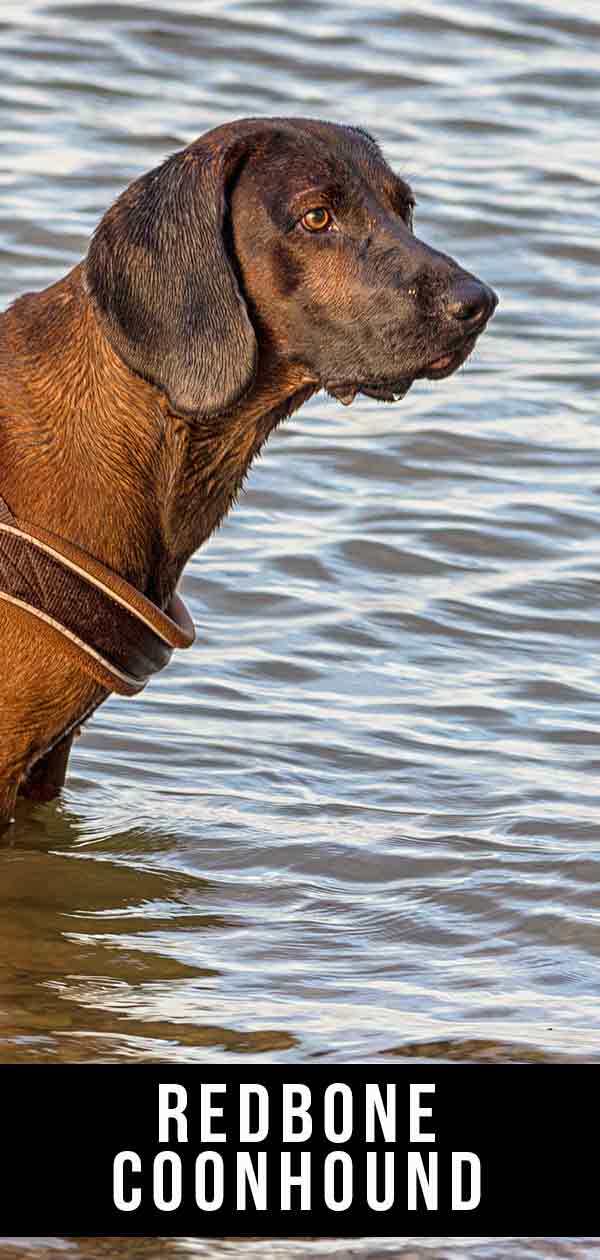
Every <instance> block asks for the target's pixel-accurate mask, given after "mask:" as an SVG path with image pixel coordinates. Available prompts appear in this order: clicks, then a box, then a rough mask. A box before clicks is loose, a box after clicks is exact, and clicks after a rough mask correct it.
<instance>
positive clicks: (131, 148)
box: [0, 0, 600, 1260]
mask: <svg viewBox="0 0 600 1260" xmlns="http://www.w3.org/2000/svg"><path fill="white" fill-rule="evenodd" d="M599 35H600V20H599V18H598V13H597V8H596V6H595V5H592V4H591V2H588V3H584V2H583V0H579V2H578V4H576V5H573V4H569V3H567V0H543V2H542V0H540V2H539V3H528V2H527V0H519V2H513V0H494V3H492V0H484V3H482V4H479V5H477V6H473V5H468V4H466V3H451V2H450V0H448V2H446V0H419V2H418V3H414V4H409V5H406V6H401V9H400V8H399V6H398V5H397V4H396V3H395V0H374V2H373V3H366V0H365V2H363V0H357V3H355V4H353V5H351V6H349V5H344V4H341V3H340V4H335V3H329V2H327V3H317V2H316V0H302V3H301V4H298V5H297V6H295V7H294V6H292V7H291V8H290V7H289V6H283V5H282V4H281V3H279V0H263V2H260V0H238V2H225V0H222V2H217V0H212V2H210V3H207V4H205V5H202V6H199V5H198V4H197V3H195V2H194V0H173V2H172V3H171V4H170V5H166V4H164V3H162V2H161V0H143V2H141V0H140V2H135V3H131V2H130V3H126V4H119V5H117V4H113V3H111V0H105V2H104V3H101V4H92V3H90V2H89V0H79V2H77V0H51V2H50V3H47V4H37V3H33V2H31V0H29V3H19V4H16V3H13V2H12V0H4V3H3V5H2V11H1V13H0V36H1V42H0V66H1V70H2V86H1V87H0V108H1V110H2V123H3V138H4V144H3V148H2V156H1V158H0V182H1V184H2V198H1V209H0V250H1V254H2V264H3V266H2V272H1V275H2V284H1V288H2V293H1V296H2V299H3V302H7V301H9V300H10V299H11V298H12V297H14V296H15V295H16V294H18V293H19V292H22V291H23V290H25V289H28V288H29V289H31V288H36V287H42V286H44V285H45V284H47V283H49V282H50V281H52V280H54V279H56V278H57V277H58V276H60V275H61V274H64V272H65V271H66V270H67V269H68V268H69V267H70V266H71V265H72V264H73V263H74V262H75V261H76V260H78V259H79V258H80V257H81V255H82V254H83V252H84V251H85V249H86V242H87V240H88V237H89V234H90V232H91V230H92V228H93V227H94V225H95V223H96V222H97V220H98V218H99V216H100V215H101V213H102V211H103V210H104V209H105V207H106V206H107V205H108V204H109V203H110V202H111V200H112V199H114V197H115V196H116V195H117V193H118V192H119V191H120V190H121V188H122V187H123V186H124V185H125V184H126V183H127V182H128V181H129V180H130V179H132V178H133V177H134V176H136V175H137V174H138V173H140V172H142V171H144V170H147V169H149V168H151V167H152V166H153V165H156V164H157V163H158V162H159V161H160V160H161V159H162V158H163V156H165V155H166V154H168V153H170V152H172V151H173V150H175V149H177V148H179V147H181V146H182V145H184V144H186V143H187V142H189V141H190V140H191V139H193V138H194V137H195V136H196V135H198V134H199V133H201V132H203V131H204V130H206V129H208V128H209V127H211V126H213V125H215V124H217V123H220V122H223V121H225V120H228V119H232V118H236V117H239V116H243V115H249V114H287V113H292V114H293V113H296V114H297V113H306V114H309V115H312V116H321V117H328V118H331V119H334V120H338V121H350V122H353V123H358V124H361V125H362V126H364V127H367V128H368V129H369V130H371V131H372V132H373V133H374V134H375V135H376V136H377V137H378V139H379V140H380V141H381V142H382V145H383V147H384V150H385V152H386V155H387V156H388V158H389V159H390V160H391V161H392V162H393V163H394V164H395V165H396V167H397V169H398V170H399V171H401V172H402V173H403V174H404V175H406V176H408V177H409V178H410V179H411V180H412V181H413V183H414V186H415V191H416V194H417V199H418V206H417V220H416V226H417V231H418V233H420V234H422V235H423V236H424V238H425V239H427V240H429V241H431V243H432V244H435V245H436V246H438V247H439V248H441V249H445V250H448V252H451V253H453V254H455V255H456V256H457V257H458V258H459V260H460V261H461V262H462V263H463V264H464V265H465V266H466V267H468V268H471V269H473V270H474V271H475V272H476V273H477V274H479V275H481V276H482V277H484V278H485V279H486V280H488V281H489V282H490V283H491V284H492V285H493V286H494V287H495V288H496V289H497V290H498V292H499V294H500V297H501V304H500V308H499V312H498V314H497V316H496V318H495V320H494V323H493V326H492V328H491V330H490V331H489V332H488V333H487V334H486V335H485V337H484V338H482V340H481V343H480V345H479V346H478V349H477V350H476V353H475V354H474V356H473V358H472V360H471V361H470V363H469V364H468V366H467V367H466V369H465V370H463V371H461V372H460V373H459V374H458V375H457V376H456V377H454V378H452V379H450V380H447V381H443V382H440V383H438V384H436V385H432V384H428V383H426V382H421V383H419V384H418V385H417V386H415V388H414V389H413V390H412V391H411V393H410V394H409V396H408V397H407V398H406V400H405V401H404V402H403V403H402V404H400V405H398V406H394V407H386V406H383V405H378V404H376V403H375V402H371V401H368V400H366V399H359V400H358V401H357V402H356V403H355V404H354V405H353V407H352V408H351V409H343V408H341V407H339V406H338V405H337V404H335V403H334V402H333V401H332V400H331V399H328V398H326V397H325V396H319V397H318V398H316V399H314V400H313V401H312V402H311V403H310V404H309V405H307V406H306V407H305V408H304V409H303V410H302V411H301V413H300V414H299V415H298V416H296V417H295V418H294V419H293V420H292V421H291V422H290V423H289V424H288V425H287V426H284V428H283V429H282V430H281V431H279V432H278V433H277V434H276V435H275V436H274V438H273V439H272V442H271V444H270V446H269V449H268V451H267V453H266V455H265V456H264V457H263V458H262V459H261V460H260V462H259V464H258V465H257V466H256V467H255V468H254V469H253V471H252V473H251V476H250V479H249V483H248V488H247V491H246V493H245V494H244V496H243V498H242V501H241V503H240V505H239V507H238V508H237V510H236V512H235V513H234V514H233V515H232V516H231V517H230V518H229V520H228V521H227V523H226V525H225V527H224V528H223V529H222V530H221V531H220V532H219V533H218V535H216V536H214V537H213V538H212V539H211V541H210V542H209V544H208V545H207V546H206V547H205V548H204V549H203V550H202V552H201V553H200V554H198V555H197V556H196V557H195V558H194V560H193V562H192V563H191V564H190V566H189V568H188V571H187V576H186V579H185V591H186V596H187V599H188V600H189V603H190V605H191V607H192V610H193V613H194V616H195V619H196V622H197V627H198V636H197V642H196V645H195V647H194V648H193V650H192V651H191V652H190V653H188V654H185V655H184V656H182V657H181V659H179V660H177V661H175V662H174V664H173V665H172V666H171V667H170V669H169V670H168V671H167V672H166V673H165V675H164V676H163V677H161V678H160V679H159V680H158V681H156V682H154V683H153V684H152V685H151V686H150V688H149V689H148V691H147V693H146V694H145V695H144V696H143V697H141V698H139V699H137V700H135V701H130V702H125V701H120V700H112V701H111V702H110V703H109V704H108V705H106V706H105V707H104V708H103V709H102V710H101V711H100V712H99V713H98V715H97V716H96V717H95V718H94V720H93V721H92V722H91V723H90V724H89V727H88V728H86V730H85V732H84V735H83V737H82V738H81V739H80V740H79V741H78V744H77V747H76V750H75V754H74V756H73V758H72V767H71V775H70V779H69V783H68V788H67V790H66V792H65V794H64V797H63V799H62V801H61V802H60V803H58V804H57V805H55V806H51V807H48V808H45V809H41V808H38V809H37V810H32V809H30V808H29V807H26V806H25V805H20V807H19V813H18V819H17V825H16V826H15V827H14V828H13V830H12V832H11V834H10V836H9V838H8V841H7V842H5V844H4V846H3V848H2V850H1V851H0V862H1V864H2V903H3V905H2V916H1V918H0V924H1V926H0V957H1V958H2V964H1V971H0V975H1V985H2V1004H1V1005H2V1011H1V1016H0V1018H1V1022H2V1031H1V1037H2V1040H1V1043H0V1044H1V1047H2V1049H1V1054H2V1058H3V1059H4V1060H5V1061H8V1062H13V1061H27V1062H39V1061H41V1060H66V1061H98V1060H127V1061H133V1062H139V1061H141V1060H148V1061H164V1060H165V1058H168V1059H170V1060H179V1061H198V1062H207V1061H223V1060H227V1061H232V1060H235V1059H245V1058H248V1056H250V1057H251V1058H254V1059H256V1060H257V1061H258V1060H260V1061H261V1062H267V1061H269V1060H277V1061H281V1060H282V1059H283V1060H285V1058H286V1056H287V1057H288V1058H289V1059H290V1060H291V1061H299V1060H301V1059H303V1058H308V1057H309V1056H310V1057H313V1056H320V1055H327V1056H328V1058H330V1059H331V1058H333V1059H334V1060H335V1059H338V1060H339V1061H340V1062H342V1061H343V1062H348V1061H350V1060H352V1059H364V1058H371V1059H377V1058H379V1059H380V1061H381V1062H386V1061H388V1056H392V1057H393V1058H394V1061H395V1060H397V1059H403V1058H405V1059H408V1060H411V1061H414V1059H415V1058H417V1059H421V1060H423V1059H425V1060H427V1059H430V1060H436V1059H449V1060H461V1059H462V1060H477V1061H485V1062H488V1061H490V1062H499V1061H511V1060H521V1061H523V1060H525V1061H536V1060H543V1059H558V1060H567V1059H574V1058H577V1057H579V1056H580V1057H583V1058H586V1059H590V1058H596V1057H597V1055H598V1042H599V1036H600V1005H599V1003H598V974H599V970H598V968H599V952H600V946H599V939H600V938H599V932H598V927H599V921H600V852H599V848H598V834H599V829H600V788H599V772H600V727H599V723H598V714H599V702H600V682H599V678H600V628H599V625H600V618H599V613H600V578H599V570H598V534H599V528H600V499H599V497H598V485H599V482H600V440H599V431H598V422H597V411H598V385H599V369H598V332H599V320H600V317H599V314H598V301H597V274H598V262H599V260H600V250H599V246H598V194H599V191H600V166H599V164H598V160H597V147H598V146H597V118H598V110H599V106H600V102H599V100H598V97H599V94H600V93H599V84H600V51H599V49H600V44H599V40H598V36H599ZM42 1242H43V1240H42ZM43 1245H44V1246H46V1249H48V1248H49V1247H50V1246H51V1247H52V1249H57V1248H58V1246H59V1244H58V1243H54V1242H52V1244H50V1243H48V1240H46V1242H45V1243H44V1244H43ZM23 1246H24V1245H23V1244H17V1243H15V1244H14V1247H13V1244H10V1243H8V1242H7V1243H5V1244H3V1249H2V1258H3V1260H8V1258H9V1257H11V1256H12V1255H13V1251H14V1255H15V1256H17V1255H18V1256H19V1257H20V1258H21V1260H23V1256H24V1250H23ZM27 1246H29V1247H30V1248H31V1254H32V1255H33V1254H39V1247H38V1248H36V1246H35V1245H34V1242H32V1243H31V1244H27ZM90 1246H91V1244H90ZM103 1246H104V1245H103V1244H102V1242H101V1240H100V1241H98V1242H97V1243H94V1248H95V1250H93V1251H91V1250H89V1249H88V1250H87V1251H86V1252H85V1255H86V1257H87V1256H98V1257H100V1256H105V1255H106V1256H108V1255H109V1254H110V1255H111V1256H112V1255H113V1254H114V1251H111V1249H110V1247H108V1244H106V1246H107V1248H108V1249H107V1250H104V1249H103ZM111 1246H112V1244H111ZM165 1246H166V1245H165V1244H161V1249H160V1250H159V1251H157V1250H156V1247H157V1244H155V1243H153V1242H149V1241H147V1240H137V1241H136V1240H131V1242H130V1243H129V1244H128V1245H127V1247H126V1248H125V1249H124V1250H123V1251H122V1253H121V1252H119V1254H123V1256H126V1257H127V1258H128V1260H135V1257H137V1256H140V1257H142V1256H143V1257H154V1256H155V1255H159V1254H160V1255H161V1256H163V1255H166V1254H167V1251H166V1250H165ZM245 1246H246V1252H247V1254H257V1255H260V1254H262V1250H261V1245H260V1244H258V1243H257V1244H252V1245H250V1244H248V1245H246V1244H245ZM359 1246H363V1244H358V1243H357V1244H356V1246H355V1245H354V1244H353V1248H354V1250H353V1254H355V1253H356V1248H358V1247H359ZM465 1246H467V1245H466V1244H465ZM124 1247H125V1245H124ZM402 1247H404V1250H403V1249H402ZM62 1248H63V1250H66V1251H67V1252H72V1251H75V1254H77V1255H79V1254H80V1252H79V1246H78V1244H75V1243H72V1244H66V1243H64V1244H62ZM203 1248H204V1249H203ZM248 1248H250V1250H248ZM553 1248H554V1249H553ZM593 1248H594V1244H591V1243H590V1244H583V1243H582V1244H581V1245H580V1244H577V1243H570V1242H569V1241H568V1240H563V1241H562V1242H560V1243H555V1244H550V1243H548V1241H547V1240H546V1241H544V1240H542V1241H541V1242H540V1243H539V1244H538V1243H536V1242H535V1241H532V1240H527V1243H523V1240H520V1241H519V1240H516V1241H515V1242H514V1243H511V1242H510V1240H507V1241H505V1242H503V1243H502V1244H499V1243H497V1242H494V1241H493V1240H481V1242H477V1241H475V1242H473V1241H471V1242H470V1243H469V1244H468V1250H462V1251H461V1250H460V1245H459V1244H458V1243H457V1244H449V1243H445V1242H444V1241H443V1240H441V1241H440V1240H438V1241H437V1242H436V1240H432V1241H431V1243H430V1244H428V1245H427V1246H426V1245H425V1243H419V1244H418V1245H417V1244H414V1243H411V1241H410V1240H406V1241H405V1243H402V1244H401V1243H400V1242H398V1240H395V1241H394V1244H393V1246H392V1244H391V1243H390V1244H389V1246H388V1245H387V1244H386V1243H385V1241H381V1242H378V1243H377V1244H371V1243H369V1242H368V1240H365V1242H364V1249H365V1251H369V1253H370V1254H372V1255H373V1256H376V1255H378V1254H381V1255H382V1256H383V1255H385V1254H392V1253H393V1254H397V1255H401V1256H402V1255H404V1256H406V1257H407V1258H408V1257H409V1256H411V1257H417V1256H421V1255H423V1256H424V1255H427V1256H429V1255H435V1256H438V1257H445V1256H449V1257H450V1256H454V1255H458V1254H460V1255H467V1254H468V1256H469V1257H470V1260H479V1258H481V1260H484V1258H485V1257H490V1258H491V1257H494V1258H495V1257H497V1256H506V1257H510V1256H513V1255H514V1256H531V1257H537V1256H549V1255H557V1256H578V1257H579V1256H583V1255H585V1256H592V1255H594V1254H595V1252H594V1250H593ZM313 1250H314V1251H315V1254H322V1253H321V1252H319V1250H318V1247H317V1245H316V1244H315V1245H311V1250H310V1251H308V1250H306V1249H304V1250H303V1251H302V1253H301V1254H302V1255H309V1254H312V1251H313ZM238 1251H239V1247H238V1245H237V1244H234V1243H230V1244H226V1243H223V1244H215V1243H211V1244H210V1247H208V1249H207V1248H205V1247H204V1244H203V1243H202V1242H201V1241H199V1240H193V1241H190V1242H188V1243H185V1242H182V1243H179V1244H173V1245H172V1249H170V1250H169V1254H173V1255H175V1254H181V1255H189V1256H194V1255H198V1256H202V1255H208V1254H210V1255H221V1254H223V1255H226V1254H229V1253H230V1252H234V1253H236V1254H237V1253H238ZM48 1254H51V1252H50V1251H49V1252H48ZM81 1254H83V1253H81ZM268 1254H269V1255H270V1256H275V1255H278V1254H281V1255H282V1256H284V1255H285V1256H290V1257H292V1256H295V1255H299V1254H300V1252H299V1251H298V1249H297V1247H296V1245H295V1244H291V1243H281V1244H273V1245H270V1247H269V1248H268ZM324 1254H327V1255H329V1254H331V1255H339V1256H340V1257H342V1256H344V1255H345V1254H346V1245H345V1244H342V1243H340V1244H339V1245H338V1244H335V1245H334V1244H328V1245H327V1248H326V1250H325V1253H324Z"/></svg>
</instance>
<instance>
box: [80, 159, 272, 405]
mask: <svg viewBox="0 0 600 1260" xmlns="http://www.w3.org/2000/svg"><path fill="white" fill-rule="evenodd" d="M240 148H241V146H239V145H238V146H236V145H230V146H229V147H226V146H223V147H222V148H218V149H217V150H216V152H215V151H211V150H210V149H209V148H205V147H204V146H203V144H202V141H199V142H197V143H196V144H195V145H191V146H190V147H189V148H188V149H185V150H183V151H182V152H181V153H177V154H175V155H174V156H173V157H171V158H169V159H168V160H167V161H166V162H164V163H163V165H162V166H160V167H158V168H157V169H156V170H154V171H150V172H149V174H147V175H144V176H142V178H141V179H138V180H136V182H135V183H134V184H131V185H130V187H129V188H127V189H126V190H125V192H124V193H122V195H121V196H120V197H119V199H118V201H116V202H115V204H114V205H113V206H111V208H110V210H108V212H107V213H106V214H105V216H104V218H103V219H102V220H101V222H100V224H99V226H98V228H97V229H96V232H95V234H94V236H93V238H92V241H91V245H90V248H89V252H88V256H87V259H86V263H85V274H86V283H87V288H88V292H89V294H90V296H91V298H92V302H93V306H94V309H95V313H96V317H97V318H98V319H99V322H100V325H101V327H102V329H103V331H104V333H105V334H106V336H107V337H108V339H109V341H110V343H111V345H112V346H113V348H114V349H115V350H116V352H117V354H118V355H119V357H120V358H121V359H123V360H124V362H125V363H126V364H127V365H128V367H130V368H132V369H133V371H135V372H138V373H139V374H140V375H141V376H143V377H144V378H145V379H146V380H148V381H151V382H152V383H153V384H155V385H158V386H159V387H160V388H161V389H164V390H165V392H166V393H167V395H168V398H169V401H170V403H171V406H172V407H173V408H174V409H175V410H176V411H179V412H195V413H199V414H200V415H204V416H210V415H218V414H219V413H220V412H222V411H225V410H226V409H227V408H229V407H231V406H232V405H233V404H234V403H235V402H236V401H238V400H239V399H240V398H241V397H242V396H243V395H244V394H245V393H246V392H247V390H248V389H249V388H250V386H251V384H252V381H253V379H254V375H255V372H256V358H257V345H256V338H255V335H254V330H253V328H252V324H251V322H250V319H249V316H248V312H247V310H246V306H245V303H244V300H243V297H242V295H241V293H240V288H239V285H238V282H237V279H236V275H235V271H234V260H233V258H232V257H230V248H229V246H228V243H227V241H226V236H229V232H228V225H227V194H228V189H229V187H230V186H231V183H232V181H233V180H234V179H235V177H236V174H237V172H238V170H239V166H240V162H241V160H242V158H243V152H240Z"/></svg>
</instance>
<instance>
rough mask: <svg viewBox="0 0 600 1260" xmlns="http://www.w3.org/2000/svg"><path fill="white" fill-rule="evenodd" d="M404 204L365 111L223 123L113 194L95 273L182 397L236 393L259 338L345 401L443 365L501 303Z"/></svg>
mask: <svg viewBox="0 0 600 1260" xmlns="http://www.w3.org/2000/svg"><path fill="white" fill-rule="evenodd" d="M413 206H414V199H413V195H412V192H411V190H410V188H409V187H408V185H407V184H406V183H405V182H404V181H403V180H402V179H399V178H398V176H396V175H395V174H394V173H393V171H392V170H391V169H390V167H389V166H388V165H387V163H386V162H385V161H384V158H383V157H382V155H381V152H380V150H379V148H378V147H377V145H376V144H375V142H374V141H373V140H372V139H371V138H370V136H368V135H367V134H366V133H365V132H363V131H361V130H360V129H358V128H354V127H342V126H337V125H335V124H332V123H322V122H315V121H312V120H309V119H300V118H296V119H247V120H245V121H243V122H237V123H230V124H227V125H226V126H224V127H219V128H217V129H216V130H215V131H212V132H209V133H208V134H207V135H205V136H203V137H202V138H201V139H200V140H198V141H196V142H195V143H194V144H192V145H190V146H189V147H188V148H187V149H184V150H183V151H182V152H181V153H177V154H175V155H174V156H173V157H171V158H169V159H168V160H167V161H166V162H165V163H164V164H163V165H162V166H160V167H158V169H157V170H155V171H151V172H150V173H149V174H148V175H144V176H143V177H142V178H141V179H139V180H137V181H136V182H135V183H134V184H132V185H131V186H130V187H129V188H128V189H127V190H126V191H125V192H124V193H123V194H122V196H121V197H120V198H119V200H118V201H117V202H116V203H115V205H114V206H112V207H111V209H110V210H109V211H108V213H107V214H106V215H105V216H104V218H103V219H102V221H101V223H100V225H99V227H98V229H97V231H96V233H95V235H94V237H93V240H92V243H91V246H90V250H89V253H88V257H87V260H86V281H87V286H88V291H89V293H90V296H91V298H92V301H93V305H94V309H95V312H96V315H97V318H98V320H99V322H100V324H101V327H102V328H103V330H104V332H105V333H106V335H107V336H108V338H109V340H110V342H111V344H112V345H113V347H114V349H115V350H116V351H117V353H118V354H119V355H120V357H121V358H122V359H123V360H124V361H125V363H127V364H128V366H129V367H131V368H132V369H133V370H134V371H135V372H137V373H139V374H140V375H141V376H143V377H144V378H145V379H147V380H149V381H151V382H153V383H154V384H156V385H158V386H159V387H160V388H161V389H163V390H165V391H166V393H167V395H168V397H169V401H170V403H171V405H172V406H173V407H174V408H175V410H177V411H180V412H191V413H197V414H200V415H206V416H208V415H218V414H220V413H222V412H225V411H227V410H229V409H231V408H232V407H233V406H234V405H235V404H236V403H237V402H239V401H240V399H242V398H243V397H244V396H245V395H247V394H248V392H249V390H250V389H251V388H252V384H253V381H254V378H255V375H256V371H257V363H258V359H259V356H260V355H261V354H265V355H271V356H274V357H276V358H278V359H279V360H282V359H283V360H284V361H287V362H288V363H291V364H294V365H297V367H298V368H299V369H300V370H301V373H302V375H303V378H304V379H305V380H306V382H307V383H313V384H314V386H315V388H325V389H327V390H328V391H329V392H330V393H331V394H334V395H335V396H336V397H338V398H340V400H341V401H343V402H350V401H352V399H353V398H354V396H355V395H356V393H358V392H359V391H360V392H362V393H366V394H370V395H372V396H373V397H376V398H382V399H386V400H391V399H393V398H395V397H398V396H402V395H404V394H405V393H406V391H407V390H408V388H409V387H410V385H411V384H412V382H413V381H414V380H416V379H417V378H418V377H428V378H431V379H439V378H440V377H443V376H448V375H450V373H452V372H454V371H455V370H456V368H457V367H459V365H460V364H461V363H463V362H464V360H465V359H466V358H467V356H468V355H469V354H470V352H471V350H472V349H473V346H474V344H475V341H476V339H477V337H478V336H479V334H480V333H481V332H482V331H483V329H484V328H485V326H486V324H487V322H488V320H489V318H490V316H491V315H492V313H493V311H494V308H495V306H496V296H495V294H494V293H493V291H492V290H491V289H489V288H488V287H487V286H486V285H484V284H482V282H481V281H480V280H477V279H476V278H475V276H473V275H471V274H470V273H469V272H466V271H463V270H462V269H461V267H459V265H458V264H457V263H456V262H455V261H454V260H453V259H452V258H450V257H448V256H447V255H446V254H441V253H439V252H438V251H437V250H434V249H431V248H430V247H429V246H428V245H426V244H424V242H423V241H420V240H419V239H418V238H417V237H416V236H415V235H414V234H413V229H412V216H413Z"/></svg>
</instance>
